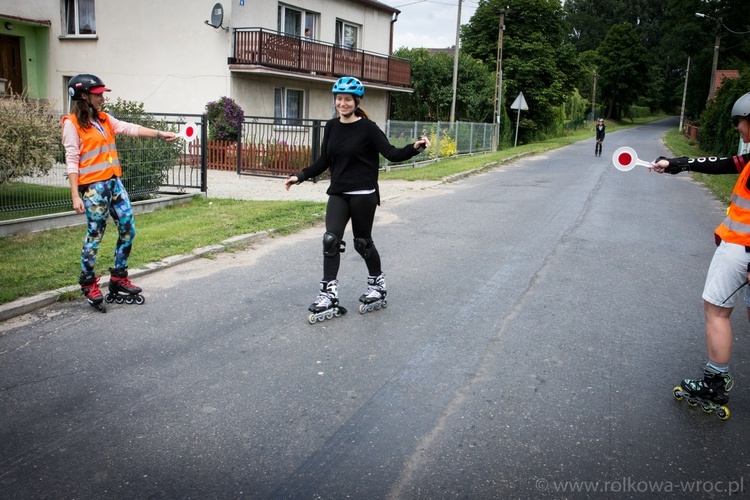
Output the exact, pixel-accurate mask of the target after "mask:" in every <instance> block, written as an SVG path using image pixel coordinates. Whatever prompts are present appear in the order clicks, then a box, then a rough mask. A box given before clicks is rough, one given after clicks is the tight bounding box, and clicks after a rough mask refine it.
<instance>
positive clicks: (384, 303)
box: [383, 300, 388, 309]
mask: <svg viewBox="0 0 750 500" xmlns="http://www.w3.org/2000/svg"><path fill="white" fill-rule="evenodd" d="M386 307H388V302H386V301H385V300H384V301H383V309H385V308H386Z"/></svg>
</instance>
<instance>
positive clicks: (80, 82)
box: [68, 73, 110, 101]
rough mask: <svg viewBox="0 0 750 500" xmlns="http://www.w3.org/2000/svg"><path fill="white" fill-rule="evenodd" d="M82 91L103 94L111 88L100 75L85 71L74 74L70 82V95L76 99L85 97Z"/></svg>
mask: <svg viewBox="0 0 750 500" xmlns="http://www.w3.org/2000/svg"><path fill="white" fill-rule="evenodd" d="M82 92H86V93H94V94H101V93H102V92H110V89H108V88H107V87H105V86H104V82H103V81H102V79H101V78H99V77H98V76H96V75H89V74H87V73H84V74H81V75H76V76H74V77H73V78H71V79H70V81H69V82H68V95H69V96H70V97H71V98H72V99H73V100H74V101H80V100H81V99H83V96H82V95H81V93H82Z"/></svg>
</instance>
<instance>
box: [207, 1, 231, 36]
mask: <svg viewBox="0 0 750 500" xmlns="http://www.w3.org/2000/svg"><path fill="white" fill-rule="evenodd" d="M223 22H224V7H223V6H222V5H221V4H220V3H217V4H216V5H214V7H213V9H211V21H205V23H206V24H208V25H209V26H211V27H212V28H215V29H219V28H223V26H222V23H223ZM224 30H225V31H229V28H224Z"/></svg>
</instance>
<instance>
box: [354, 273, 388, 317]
mask: <svg viewBox="0 0 750 500" xmlns="http://www.w3.org/2000/svg"><path fill="white" fill-rule="evenodd" d="M386 295H387V292H386V289H385V274H383V273H380V275H379V276H368V277H367V291H365V293H363V294H362V296H361V297H360V298H359V301H360V302H361V303H360V304H359V313H360V314H365V313H368V312H371V311H376V310H378V309H380V308H381V307H382V308H386V307H388V301H386V300H385V296H386Z"/></svg>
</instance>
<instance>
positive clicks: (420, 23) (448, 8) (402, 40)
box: [380, 0, 479, 50]
mask: <svg viewBox="0 0 750 500" xmlns="http://www.w3.org/2000/svg"><path fill="white" fill-rule="evenodd" d="M380 1H381V2H383V3H385V4H387V5H390V6H391V7H395V8H397V9H398V10H400V11H401V14H399V15H398V21H396V24H395V26H394V33H393V50H397V49H399V48H401V47H408V48H410V49H411V48H417V47H425V48H431V49H437V48H446V47H453V45H454V44H455V43H456V21H457V17H458V0H380ZM478 5H479V0H464V1H463V4H462V5H461V24H466V23H468V22H469V19H471V16H473V15H474V11H475V10H477V6H478Z"/></svg>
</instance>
